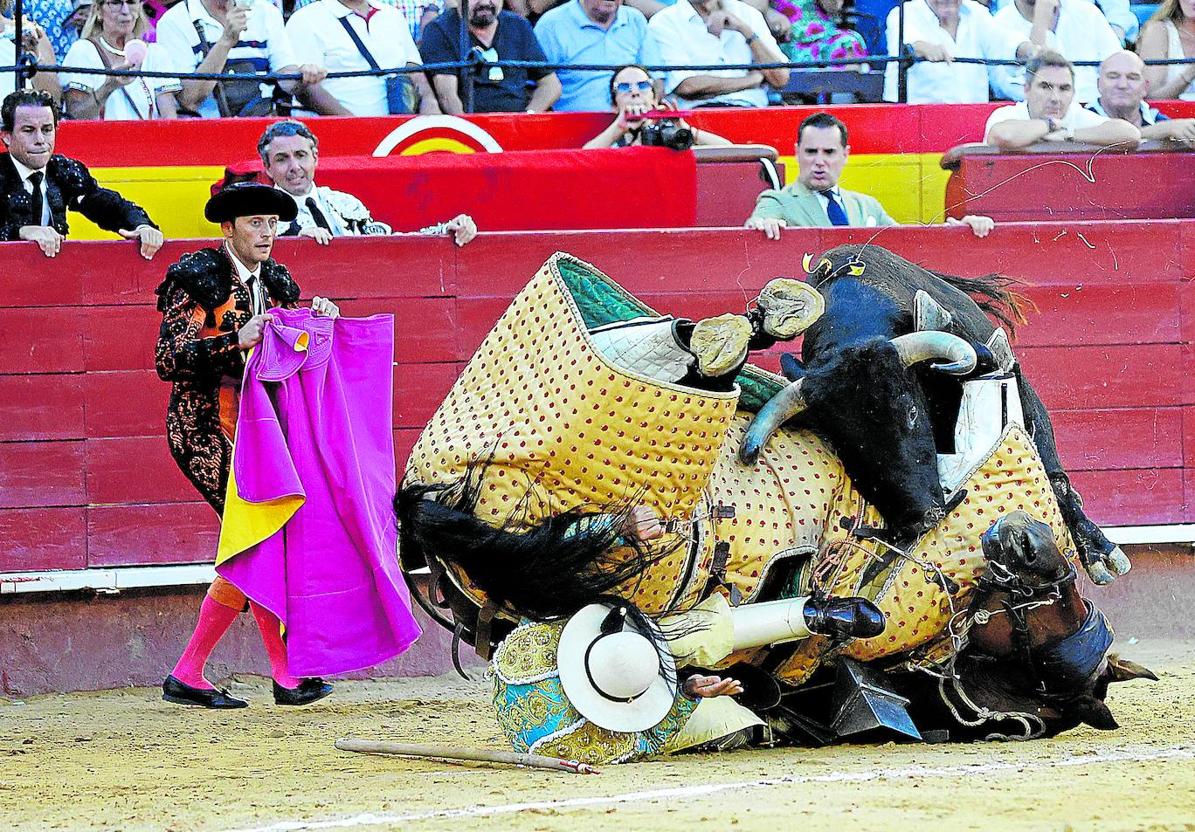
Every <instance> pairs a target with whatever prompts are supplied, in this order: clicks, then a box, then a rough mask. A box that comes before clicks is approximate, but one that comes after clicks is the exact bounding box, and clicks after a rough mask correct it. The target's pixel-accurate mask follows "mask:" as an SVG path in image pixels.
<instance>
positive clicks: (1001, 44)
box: [884, 0, 1046, 104]
mask: <svg viewBox="0 0 1195 832" xmlns="http://www.w3.org/2000/svg"><path fill="white" fill-rule="evenodd" d="M1045 32H1046V30H1045V26H1039V27H1037V28H1036V29H1034V30H1032V31H1031V33H1030V35H1029V37H1028V38H1026V37H1025V36H1024V35H1022V34H1020V33H1018V32H1015V31H1013V30H1012V29H1008V28H1005V27H1004V26H1002V25H1000V24H999V23H997V22H996V21H994V20H993V19H992V16H991V14H990V13H989V12H988V10H987V9H986V8H984V6H982V5H981V4H979V3H976V2H974V0H909V2H907V3H905V4H904V43H905V44H908V45H909V46H911V47H912V49H913V54H915V55H916V56H917V57H918V58H921V59H922V60H921V61H920V62H918V63H915V64H913V66H912V67H911V68H910V69H909V71H908V73H907V75H906V78H907V79H908V98H907V99H906V100H907V102H908V103H909V104H976V103H979V102H983V101H987V100H988V70H987V67H985V66H984V65H982V64H955V63H954V59H955V58H985V59H988V60H1006V61H1009V60H1012V59H1014V58H1016V59H1018V60H1022V61H1025V60H1028V59H1029V58H1030V57H1032V56H1033V55H1034V54H1036V53H1037V51H1038V47H1037V46H1036V45H1035V43H1034V42H1033V38H1037V39H1038V40H1039V41H1043V42H1044V40H1045ZM899 37H900V8H899V7H898V8H895V9H893V10H892V11H891V12H889V13H888V54H889V55H899V54H901V51H902V49H901V47H902V44H900V43H898V42H897V41H898V39H899ZM897 98H898V89H897V66H896V64H894V63H890V64H888V66H887V68H886V70H885V75H884V100H886V101H896V100H897Z"/></svg>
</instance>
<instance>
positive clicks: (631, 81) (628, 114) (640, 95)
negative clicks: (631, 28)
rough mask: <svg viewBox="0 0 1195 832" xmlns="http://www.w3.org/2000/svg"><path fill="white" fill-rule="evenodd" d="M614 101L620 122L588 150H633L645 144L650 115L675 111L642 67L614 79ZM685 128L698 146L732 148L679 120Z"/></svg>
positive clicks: (623, 71) (629, 68)
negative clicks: (657, 112)
mask: <svg viewBox="0 0 1195 832" xmlns="http://www.w3.org/2000/svg"><path fill="white" fill-rule="evenodd" d="M610 101H611V103H612V104H613V106H614V112H616V113H618V118H616V119H614V121H612V122H610V126H609V127H607V128H606V129H605V130H603V131H602V132H600V133H598V134H597V135H596V136H594V137H593V138H592V139H590V140H589V141H588V142H586V143H585V149H586V150H592V149H595V148H602V147H633V146H635V145H639V144H642V143H643V138H642V134H643V127H644V125H646V124H647V119H646V118H644V115H645V114H646V113H650V112H652V111H653V110H670V109H675V108H674V106H673V105H672V103H671V102H669V101H660V100H658V99H657V98H656V89H655V82H654V81H652V80H651V75H650V74H649V73H648V71H647V70H646V69H644V68H643V67H641V66H624V67H622V68H621V69H619V70H618V71H617V72H615V73H614V75H613V76H611V78H610ZM676 121H677V123H678V125H679V126H681V127H685V128H688V129H689V130H691V131H692V132H693V144H695V145H728V144H730V142H729V141H727V140H726V139H724V138H722V137H721V136H719V135H717V134H716V133H711V132H710V131H708V130H699V129H697V128H696V127H693V126H692V125H691V124H688V123H687V122H686V121H685V120H684V119H682V118H677V119H676Z"/></svg>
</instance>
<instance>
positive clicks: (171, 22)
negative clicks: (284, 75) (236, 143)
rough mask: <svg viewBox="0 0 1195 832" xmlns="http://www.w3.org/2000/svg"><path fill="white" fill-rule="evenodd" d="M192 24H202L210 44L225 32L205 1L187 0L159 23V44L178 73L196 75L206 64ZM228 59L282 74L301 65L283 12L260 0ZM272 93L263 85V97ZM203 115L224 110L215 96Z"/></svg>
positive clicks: (202, 106)
mask: <svg viewBox="0 0 1195 832" xmlns="http://www.w3.org/2000/svg"><path fill="white" fill-rule="evenodd" d="M192 21H198V22H199V25H200V26H201V27H202V28H203V36H204V37H205V38H206V39H207V42H208V43H210V44H215V42H216V41H218V40H219V39H220V36H221V35H222V34H223V33H224V25H223V24H222V23H220V22H219V21H217V20H216V19H215V18H214V17H212V16H211V15H210V14H209V13H208V10H207V8H206V7H205V6H204V5H203V0H183V2H181V3H178V4H176V5H174V6H171V7H170V9H168V10H167V11H166V13H165V14H164V15H162V19H161V20H159V21H158V27H157V39H158V40H157V42H158V44H159V45H160V46H161V47H162V48H163V49H165V50H166V53H167V55H169V56H170V58H169V60H170V64H171V66H172V67H173V71H175V72H194V71H195V70H196V69H198V67H199V65H200V64H201V63H203V51H202V50H201V49H200V46H199V34H198V33H197V32H196V31H195V24H194V23H193V22H192ZM228 60H229V61H246V60H247V61H252V62H253V64H254V66H255V67H256V69H257V71H258V72H267V71H268V72H279V71H280V70H282V69H283V67H288V66H289V67H293V66H298V61H296V60H295V56H294V52H293V51H292V50H291V45H290V39H289V38H288V37H287V36H286V28H285V27H284V26H283V24H282V12H280V11H278V9H277V8H276V7H275V6H273V5H272V4H271V3H269V2H268V0H256V2H254V3H253V7H252V8H251V9H250V10H249V25H248V27H247V28H246V29H245V31H243V32H241V38H240V40H238V41H237V45H236V46H234V47H232V49H230V50H228ZM269 94H270V85H268V84H267V85H263V88H262V95H264V96H267V97H268V96H269ZM199 114H200V115H201V116H203V117H204V118H217V117H219V115H220V108H219V106H218V105H217V104H216V99H215V97H214V96H211V95H209V96H208V97H207V98H206V99H204V101H203V102H202V103H201V104H200V105H199Z"/></svg>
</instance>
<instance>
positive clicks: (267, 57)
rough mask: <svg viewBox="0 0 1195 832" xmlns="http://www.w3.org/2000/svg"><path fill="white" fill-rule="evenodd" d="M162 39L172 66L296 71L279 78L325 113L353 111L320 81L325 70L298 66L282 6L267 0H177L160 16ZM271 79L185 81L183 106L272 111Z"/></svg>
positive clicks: (204, 110) (220, 111)
mask: <svg viewBox="0 0 1195 832" xmlns="http://www.w3.org/2000/svg"><path fill="white" fill-rule="evenodd" d="M157 31H158V34H157V38H158V41H157V42H158V43H159V44H160V45H161V47H162V48H163V49H165V50H166V53H167V54H168V55H170V60H171V63H172V64H173V66H174V71H176V72H179V73H180V74H181V73H184V72H215V73H221V72H228V71H232V70H236V71H239V72H242V73H243V72H248V71H251V70H253V71H257V72H264V71H267V70H268V71H269V72H274V73H288V74H289V73H298V74H300V75H301V76H302V78H301V80H299V81H293V80H288V81H279V82H278V86H279V87H281V88H282V89H283V90H284V91H285V92H287V93H290V94H292V95H295V96H297V97H298V98H299V100H300V101H301V102H302V103H303V105H304V106H306V107H308V108H309V109H311V110H314V111H315V112H318V113H320V114H321V115H351V114H350V113H349V111H348V110H346V109H345V108H344V107H342V106H341V105H340V104H339V102H337V100H336V99H335V98H333V97H332V96H331V95H330V94H329V93H328V91H327V90H325V89H324V88H323V87H321V86H320V82H321V81H323V80H324V77H325V76H326V75H327V71H326V70H324V69H323V68H322V67H319V66H316V65H315V64H303V65H302V66H300V65H299V64H298V62H297V61H296V60H295V57H294V52H293V51H292V49H291V44H290V38H288V37H287V35H286V29H285V28H284V27H283V23H282V12H280V11H278V9H277V8H276V7H275V6H274V5H273V4H271V3H269V2H267V0H179V2H178V3H177V4H175V5H174V6H172V7H171V8H170V10H169V11H167V12H166V13H165V14H164V15H162V19H161V20H159V21H158V30H157ZM270 86H271V85H270V84H256V83H252V82H251V81H248V80H239V81H220V82H219V84H218V85H217V82H216V81H200V80H196V79H188V80H184V81H183V89H182V92H180V93H179V94H178V103H179V105H180V110H183V111H186V112H195V113H198V114H199V115H201V116H203V117H204V118H216V117H218V116H221V115H223V116H240V115H244V116H249V115H268V114H269V113H271V112H272V111H273V106H272V101H271V100H270V99H271V93H270V92H268V91H267V90H268V89H269V87H270Z"/></svg>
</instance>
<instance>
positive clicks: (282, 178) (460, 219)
mask: <svg viewBox="0 0 1195 832" xmlns="http://www.w3.org/2000/svg"><path fill="white" fill-rule="evenodd" d="M257 152H258V154H259V155H260V156H261V163H262V165H264V166H265V169H266V175H267V176H269V177H270V181H272V182H273V183H274V187H276V188H277V189H278V190H280V191H283V192H285V193H286V194H288V195H289V196H290V198H291V199H293V200H294V201H295V206H296V207H297V209H298V213H297V215H296V216H295V218H294V220H293V221H290V222H289V223H284V226H285V227H283V226H280V227H279V232H278V236H280V237H296V236H297V237H310V238H312V239H313V240H315V241H316V242H317V243H319V244H320V245H324V246H326V245H328V244H329V243H330V242H332V238H333V237H357V236H362V235H374V234H389V233H391V230H390V226H388V225H386V224H385V223H383V222H378V221H377V220H375V219H374V218H373V216H372V215H371V214H370V212H369V209H368V208H366V207H365V204H364V203H362V202H361V200H359V199H357V197H355V196H353V195H352V194H346V193H344V192H343V191H334V190H332V189H331V188H323V187H317V186H316V184H315V169H316V166H317V165H318V164H319V139H317V138H316V137H315V134H314V133H312V132H311V131H310V130H309V129H308V128H307V125H305V124H303V123H302V122H301V121H294V120H287V121H278V122H275V123H274V124H271V125H270V126H269V127H267V128H266V131H265V132H264V133H262V135H261V138H260V139H259V140H258V142H257ZM425 233H435V234H451V235H452V238H453V241H454V242H455V243H456V244H457V245H458V246H463V245H465V243H467V242H469V241H470V240H472V239H473V238H474V237H476V236H477V224H476V223H474V222H473V218H472V217H470V216H469V215H468V214H458V215H457V216H456V217H453V218H452V219H451V220H449V221H448V222H444V223H440V224H439V225H436V226H432V227H431V228H429V229H425Z"/></svg>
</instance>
